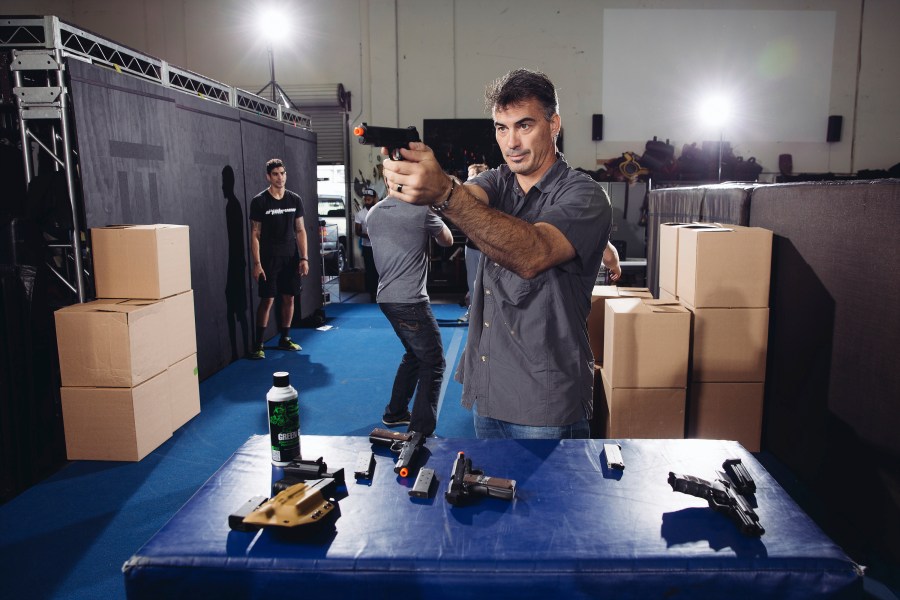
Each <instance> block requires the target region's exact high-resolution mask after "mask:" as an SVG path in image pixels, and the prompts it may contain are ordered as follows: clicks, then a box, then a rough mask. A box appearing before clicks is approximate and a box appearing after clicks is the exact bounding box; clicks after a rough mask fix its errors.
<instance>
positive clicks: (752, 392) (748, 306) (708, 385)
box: [659, 223, 772, 451]
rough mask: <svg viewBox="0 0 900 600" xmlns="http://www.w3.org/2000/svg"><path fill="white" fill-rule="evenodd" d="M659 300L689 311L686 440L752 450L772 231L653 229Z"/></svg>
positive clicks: (692, 226) (756, 439)
mask: <svg viewBox="0 0 900 600" xmlns="http://www.w3.org/2000/svg"><path fill="white" fill-rule="evenodd" d="M659 244H660V253H659V256H660V262H659V286H660V293H659V296H660V299H664V300H670V301H674V300H677V301H678V302H679V303H681V304H682V305H683V306H684V307H686V308H687V309H689V310H690V311H691V312H692V313H693V322H692V336H691V338H692V340H691V363H690V385H689V395H688V406H687V434H688V437H692V438H712V439H730V440H737V441H739V442H740V443H741V444H742V445H743V446H744V447H745V448H747V449H748V450H750V451H758V450H759V447H760V437H761V430H762V410H763V387H764V382H765V374H766V349H767V345H768V327H769V308H768V306H769V278H770V269H771V262H772V232H771V231H768V230H765V229H761V228H758V227H740V226H736V225H727V226H719V225H716V224H700V223H689V224H684V223H666V224H663V225H662V226H661V227H660V236H659Z"/></svg>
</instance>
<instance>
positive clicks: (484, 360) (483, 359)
mask: <svg viewBox="0 0 900 600" xmlns="http://www.w3.org/2000/svg"><path fill="white" fill-rule="evenodd" d="M481 362H487V356H485V355H484V354H482V355H481Z"/></svg>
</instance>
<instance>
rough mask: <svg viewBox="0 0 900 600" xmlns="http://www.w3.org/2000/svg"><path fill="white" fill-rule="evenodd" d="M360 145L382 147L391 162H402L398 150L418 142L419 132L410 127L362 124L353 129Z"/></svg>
mask: <svg viewBox="0 0 900 600" xmlns="http://www.w3.org/2000/svg"><path fill="white" fill-rule="evenodd" d="M353 133H354V134H355V135H356V137H357V138H359V143H360V144H366V145H368V146H384V147H385V148H387V149H388V155H389V156H390V157H391V158H392V159H393V160H403V157H402V156H400V148H406V149H407V150H408V149H409V144H410V142H420V141H422V140H421V139H420V138H419V131H418V130H417V129H416V128H415V127H414V126H413V125H410V126H409V127H407V128H406V129H403V128H400V127H378V126H376V125H367V124H366V123H363V124H362V125H359V126H357V127H355V128H354V129H353Z"/></svg>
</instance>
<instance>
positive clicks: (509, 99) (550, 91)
mask: <svg viewBox="0 0 900 600" xmlns="http://www.w3.org/2000/svg"><path fill="white" fill-rule="evenodd" d="M531 98H534V99H535V100H537V101H538V102H540V103H541V105H542V106H543V107H544V116H545V117H546V119H547V120H548V121H549V120H550V119H551V118H553V115H555V114H557V113H559V98H558V97H557V95H556V87H554V85H553V82H552V81H550V78H549V77H547V76H546V75H544V74H543V73H541V72H540V71H530V70H528V69H516V70H515V71H510V72H509V73H507V74H506V75H504V76H503V77H500V78H499V79H496V80H494V81H492V82H491V83H490V84H489V85H488V87H487V89H486V90H485V92H484V106H485V109H486V110H487V112H489V113H490V112H493V111H494V109H497V108H499V109H504V108H506V107H508V106H510V105H512V104H518V103H520V102H525V101H527V100H530V99H531Z"/></svg>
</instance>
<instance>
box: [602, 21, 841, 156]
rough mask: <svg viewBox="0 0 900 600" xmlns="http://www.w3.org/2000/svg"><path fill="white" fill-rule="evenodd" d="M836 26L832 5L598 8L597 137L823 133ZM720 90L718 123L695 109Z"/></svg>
mask: <svg viewBox="0 0 900 600" xmlns="http://www.w3.org/2000/svg"><path fill="white" fill-rule="evenodd" d="M834 33H835V13H834V11H779V10H668V9H621V10H620V9H607V10H604V11H603V111H602V112H603V113H604V115H605V118H604V123H603V125H604V133H605V135H604V137H605V139H606V140H609V141H633V140H641V139H649V138H651V137H652V136H658V137H659V138H660V139H663V138H671V139H672V140H678V141H680V142H691V141H700V140H701V139H715V138H718V137H719V135H724V137H725V139H729V138H730V139H741V140H745V141H759V142H819V141H823V139H824V136H825V128H826V124H827V118H828V112H829V99H830V96H831V72H832V53H833V46H834ZM717 93H718V94H724V95H727V96H728V97H729V98H730V99H731V101H732V112H731V115H730V118H729V121H728V123H727V124H725V125H723V126H721V127H719V126H710V125H709V124H704V120H703V119H702V117H701V115H700V114H699V113H700V106H701V105H702V103H703V102H704V99H705V98H707V97H708V96H709V95H711V94H717ZM711 129H714V130H711Z"/></svg>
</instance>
